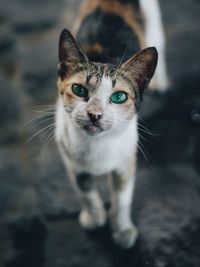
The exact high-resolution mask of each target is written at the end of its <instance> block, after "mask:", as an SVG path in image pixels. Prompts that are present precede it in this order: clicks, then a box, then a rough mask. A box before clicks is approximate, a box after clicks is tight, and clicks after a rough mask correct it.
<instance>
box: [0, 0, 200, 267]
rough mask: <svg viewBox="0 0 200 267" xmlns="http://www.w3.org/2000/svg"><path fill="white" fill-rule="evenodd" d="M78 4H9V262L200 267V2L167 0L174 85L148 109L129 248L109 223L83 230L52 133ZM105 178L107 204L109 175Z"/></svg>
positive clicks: (0, 65) (4, 31)
mask: <svg viewBox="0 0 200 267" xmlns="http://www.w3.org/2000/svg"><path fill="white" fill-rule="evenodd" d="M79 3H80V1H78V0H68V1H67V0H66V1H64V0H57V1H53V0H46V1H34V0H28V1H25V0H15V1H9V0H8V1H6V0H2V1H1V3H0V122H1V123H0V127H1V128H0V144H1V149H0V267H4V266H5V267H32V266H33V267H122V266H123V267H145V266H147V267H148V266H149V267H199V266H200V159H199V158H200V50H199V49H200V48H199V46H200V19H199V14H200V1H199V0H191V1H188V0H176V1H164V0H160V3H161V7H162V12H163V19H164V25H165V30H166V35H167V61H168V69H169V75H170V78H171V88H170V90H169V91H168V92H167V93H164V94H160V93H157V92H148V93H147V94H146V97H145V99H144V102H143V105H142V110H141V112H140V117H141V119H140V121H139V122H140V124H142V125H143V126H140V134H141V139H140V142H141V146H143V150H144V152H143V153H145V155H143V153H142V152H141V151H139V153H138V154H139V155H138V157H139V159H138V172H137V183H136V189H135V195H134V202H133V213H132V215H133V220H134V222H135V223H136V225H137V226H138V228H139V231H140V237H139V240H138V242H137V244H136V246H135V247H134V248H132V249H130V250H128V251H123V250H121V249H119V248H118V247H116V246H115V245H114V244H113V243H112V240H111V237H110V231H109V226H106V227H105V228H103V229H99V230H98V231H95V232H92V233H89V232H85V231H83V230H82V229H81V228H80V226H79V225H78V222H77V215H78V212H79V208H80V207H79V203H78V201H77V199H76V196H75V194H74V192H73V190H72V188H71V185H70V183H69V181H68V179H67V177H66V173H65V171H64V167H63V164H62V162H61V159H60V157H59V154H58V151H57V147H56V145H55V143H54V141H53V140H52V138H51V137H52V134H53V122H54V119H53V118H54V108H53V104H54V102H55V99H56V95H57V88H56V79H57V73H56V66H57V63H58V60H57V46H58V37H59V33H60V31H61V30H62V29H63V28H64V27H68V28H69V29H71V27H72V24H73V21H74V19H75V16H76V13H77V6H78V5H79ZM34 118H35V119H34ZM28 121H29V123H27V122H28ZM50 124H52V125H51V126H49V125H50ZM144 127H145V128H144ZM37 132H38V134H37V135H36V133H37ZM32 137H33V138H32ZM97 184H98V187H99V188H100V191H101V194H102V195H103V198H104V200H105V205H106V207H107V208H108V207H109V194H108V187H107V183H106V180H104V179H102V180H98V181H97Z"/></svg>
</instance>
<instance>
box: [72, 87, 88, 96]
mask: <svg viewBox="0 0 200 267" xmlns="http://www.w3.org/2000/svg"><path fill="white" fill-rule="evenodd" d="M72 92H73V93H74V94H75V95H77V96H79V97H87V96H88V93H87V90H86V89H85V88H84V87H83V86H81V85H79V84H73V85H72Z"/></svg>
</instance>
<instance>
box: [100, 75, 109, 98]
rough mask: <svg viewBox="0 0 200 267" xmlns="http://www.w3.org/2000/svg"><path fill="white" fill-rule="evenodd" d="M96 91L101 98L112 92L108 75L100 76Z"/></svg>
mask: <svg viewBox="0 0 200 267" xmlns="http://www.w3.org/2000/svg"><path fill="white" fill-rule="evenodd" d="M98 91H99V94H100V95H101V96H102V97H103V98H107V97H109V96H110V94H111V92H112V79H111V78H110V77H109V76H105V75H103V76H102V79H101V82H100V85H99V90H98Z"/></svg>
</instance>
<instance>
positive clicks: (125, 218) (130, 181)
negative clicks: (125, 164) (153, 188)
mask: <svg viewBox="0 0 200 267" xmlns="http://www.w3.org/2000/svg"><path fill="white" fill-rule="evenodd" d="M134 183H135V175H134V171H133V168H130V169H128V170H126V171H125V172H124V173H118V172H113V174H112V176H111V211H110V224H111V228H112V232H113V239H114V240H115V242H116V243H117V244H119V245H120V246H122V247H124V248H129V247H131V246H132V245H133V244H134V243H135V241H136V239H137V236H138V231H137V228H136V227H135V226H134V225H133V223H132V220H131V203H132V196H133V189H134Z"/></svg>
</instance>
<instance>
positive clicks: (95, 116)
mask: <svg viewBox="0 0 200 267" xmlns="http://www.w3.org/2000/svg"><path fill="white" fill-rule="evenodd" d="M102 115H103V114H102V112H101V111H100V110H93V111H92V110H88V117H89V118H90V120H91V121H92V122H96V121H99V120H100V119H101V118H102Z"/></svg>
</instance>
